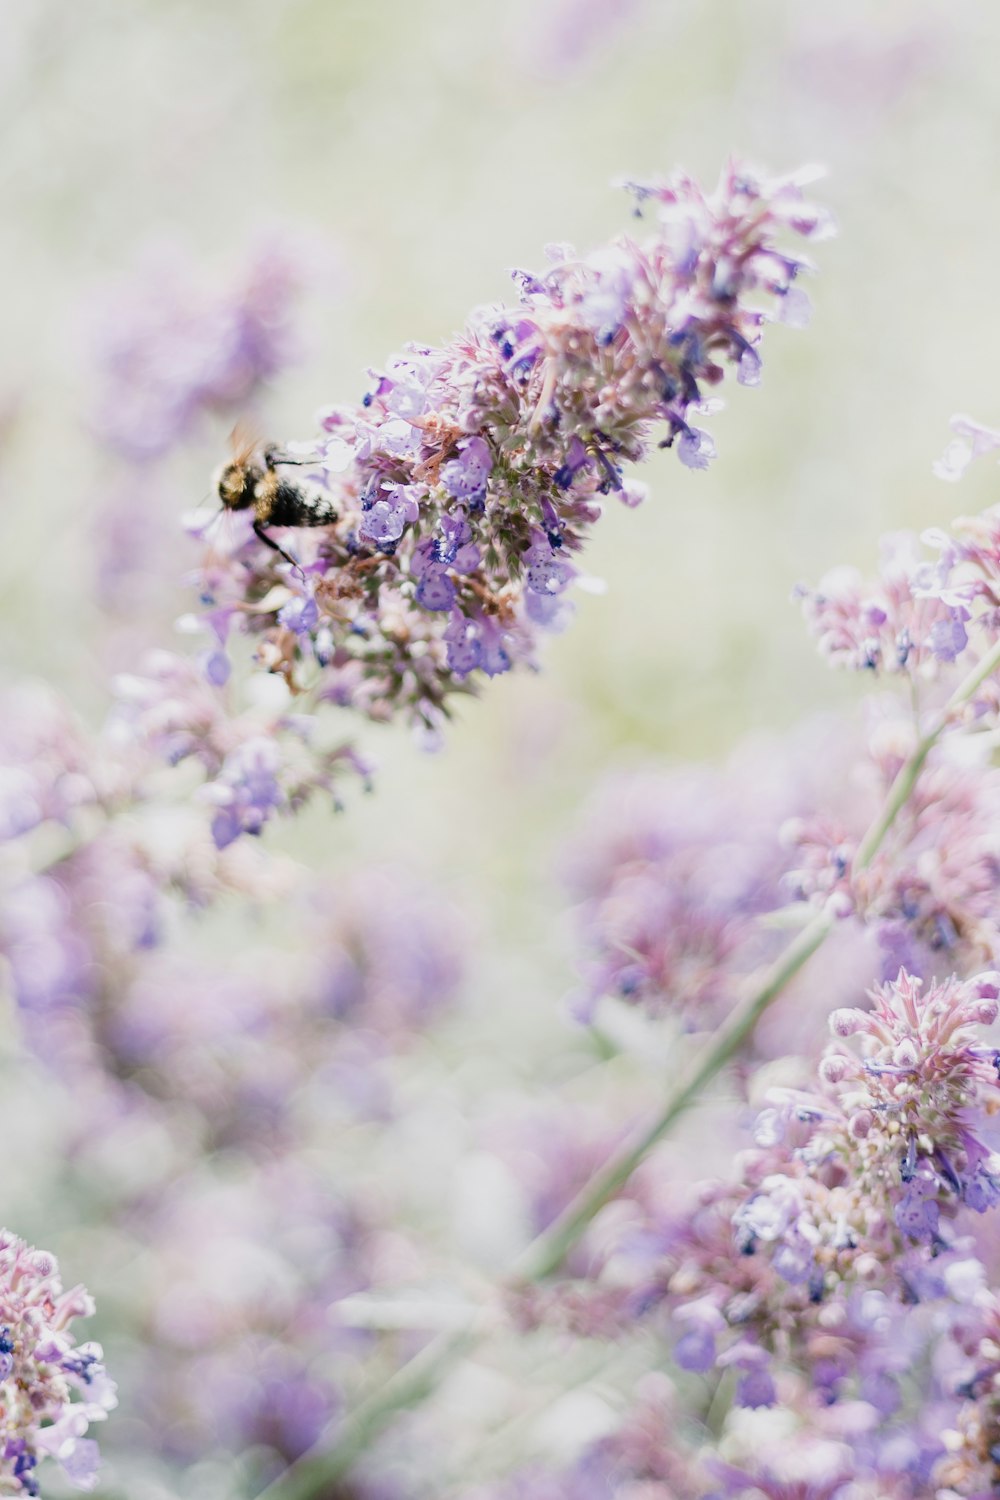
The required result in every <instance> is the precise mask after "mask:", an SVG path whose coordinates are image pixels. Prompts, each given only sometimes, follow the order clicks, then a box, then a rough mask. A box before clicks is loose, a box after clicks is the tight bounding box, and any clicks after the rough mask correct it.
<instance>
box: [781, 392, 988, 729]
mask: <svg viewBox="0 0 1000 1500" xmlns="http://www.w3.org/2000/svg"><path fill="white" fill-rule="evenodd" d="M952 425H953V427H955V430H956V431H957V432H958V433H959V434H960V436H959V438H957V439H956V440H955V442H954V443H953V444H952V445H951V448H950V449H949V450H948V453H947V454H946V455H945V458H944V459H943V460H942V461H941V462H940V463H939V464H938V465H936V468H935V472H936V473H937V474H939V475H940V476H941V477H942V478H948V479H958V478H959V477H960V476H961V474H962V472H963V471H964V469H965V468H966V467H967V466H968V464H969V463H971V461H972V459H973V458H975V457H977V456H979V455H980V454H982V453H985V452H988V451H990V450H991V449H993V448H995V447H997V446H1000V434H997V433H995V432H992V431H991V430H990V429H989V428H985V427H981V426H980V425H979V424H978V423H974V422H972V421H971V419H969V418H966V417H961V418H955V420H954V422H953V424H952ZM921 544H923V545H921ZM935 554H936V555H935ZM796 596H797V597H798V598H799V599H800V600H801V601H802V607H803V611H804V614H805V618H806V622H807V624H808V626H809V629H810V631H811V633H812V634H813V635H814V636H815V638H816V640H817V642H818V644H819V648H820V650H821V651H822V652H823V654H824V655H825V656H826V657H827V658H828V659H829V661H830V662H831V664H832V665H834V666H841V667H848V668H853V669H855V670H858V671H870V672H872V673H876V674H903V675H905V676H906V677H908V678H909V680H910V682H911V684H912V690H913V691H914V694H915V695H916V694H917V693H918V692H919V690H920V688H921V685H922V684H927V683H931V682H936V681H939V682H941V683H943V684H944V685H945V686H946V687H947V686H950V685H953V684H954V683H955V681H956V680H957V679H958V678H959V677H960V676H961V675H963V674H964V673H966V672H968V671H969V670H970V669H971V668H972V667H974V666H975V665H976V663H977V661H979V660H980V659H981V658H982V657H983V656H984V655H985V653H986V652H987V651H989V650H990V649H992V648H993V647H994V646H995V645H996V643H997V640H998V639H1000V507H993V508H992V509H990V510H986V511H984V512H983V513H982V514H980V515H978V516H973V517H962V518H959V519H958V520H956V521H955V522H954V523H953V524H952V526H951V528H950V530H941V529H932V530H930V531H927V532H925V533H924V535H923V537H922V538H921V539H920V540H919V541H918V539H917V538H916V537H914V536H911V535H909V534H902V535H899V536H893V537H889V538H887V539H886V541H885V543H884V544H883V556H882V562H881V567H880V569H879V573H878V575H877V576H876V577H875V578H872V579H866V578H864V577H863V576H862V575H861V574H860V573H859V572H857V571H856V570H855V569H853V568H837V569H835V570H834V571H833V572H831V573H829V574H828V575H827V576H826V578H824V579H823V580H821V582H820V584H819V586H818V588H815V589H809V588H806V587H800V588H799V589H797V590H796ZM998 695H1000V690H998V687H997V682H996V676H995V674H989V675H988V676H987V678H986V681H985V682H984V683H982V684H980V685H979V687H978V688H977V689H976V691H975V693H974V694H973V695H972V697H971V699H970V708H969V713H970V714H971V716H972V718H973V719H974V720H983V719H984V718H986V717H987V716H988V722H991V723H992V722H994V721H995V718H996V714H997V711H998Z"/></svg>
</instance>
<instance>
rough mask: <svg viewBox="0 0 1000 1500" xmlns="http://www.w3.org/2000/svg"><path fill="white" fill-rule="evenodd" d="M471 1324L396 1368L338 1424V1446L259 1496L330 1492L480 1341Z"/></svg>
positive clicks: (306, 1460) (280, 1498)
mask: <svg viewBox="0 0 1000 1500" xmlns="http://www.w3.org/2000/svg"><path fill="white" fill-rule="evenodd" d="M479 1337H480V1335H479V1334H478V1333H476V1332H474V1331H471V1330H465V1331H462V1332H460V1333H446V1334H445V1333H443V1334H439V1335H438V1336H437V1338H435V1339H432V1340H431V1342H430V1343H429V1344H427V1345H425V1347H424V1348H423V1349H421V1351H420V1353H419V1354H417V1355H415V1356H414V1358H413V1359H411V1360H408V1361H407V1363H406V1364H405V1365H403V1367H402V1369H400V1370H397V1371H396V1373H395V1375H392V1376H391V1377H390V1378H389V1379H388V1380H387V1381H386V1382H385V1384H384V1385H383V1386H382V1388H381V1389H380V1390H379V1391H377V1392H376V1393H375V1394H374V1395H372V1396H369V1397H368V1398H367V1400H365V1401H362V1402H361V1404H360V1405H359V1406H356V1407H355V1408H354V1410H353V1411H352V1412H351V1414H350V1416H349V1417H348V1418H347V1419H346V1420H345V1421H344V1422H343V1423H342V1425H341V1426H340V1428H339V1429H338V1434H337V1442H336V1446H335V1447H333V1448H330V1449H328V1450H327V1451H326V1452H320V1453H317V1452H313V1453H310V1454H306V1455H305V1457H303V1458H300V1459H299V1460H298V1462H297V1463H295V1464H293V1465H292V1467H291V1468H290V1469H286V1470H285V1472H284V1473H283V1474H279V1475H278V1478H277V1479H276V1480H274V1482H273V1483H272V1484H269V1485H268V1487H267V1489H266V1490H263V1491H262V1492H261V1494H260V1496H259V1497H258V1500H314V1497H316V1496H319V1495H325V1494H327V1493H330V1494H332V1493H333V1491H334V1488H335V1486H336V1484H337V1481H338V1480H340V1479H343V1478H344V1476H345V1475H346V1474H347V1473H348V1472H349V1471H350V1470H351V1469H352V1468H353V1467H354V1465H355V1464H356V1463H357V1461H358V1459H360V1458H362V1457H363V1456H364V1454H365V1453H366V1452H367V1451H368V1449H369V1447H370V1446H371V1444H372V1443H373V1442H374V1440H375V1438H377V1437H378V1435H379V1433H380V1432H381V1431H382V1430H383V1428H384V1427H385V1426H386V1425H387V1423H388V1422H389V1421H390V1419H391V1418H392V1417H393V1416H395V1414H396V1412H398V1411H403V1410H405V1409H406V1408H407V1407H410V1406H416V1405H418V1404H419V1403H420V1402H421V1401H423V1400H424V1399H425V1398H426V1397H427V1396H429V1395H430V1394H431V1392H432V1391H433V1390H435V1389H436V1387H437V1385H438V1383H439V1381H440V1378H441V1376H442V1375H443V1374H444V1373H445V1371H446V1370H447V1369H448V1368H449V1367H450V1366H451V1365H452V1364H453V1363H454V1362H455V1361H456V1360H458V1359H461V1358H462V1356H463V1355H464V1354H467V1353H469V1351H470V1350H471V1349H472V1348H473V1347H474V1346H475V1344H476V1343H477V1342H478V1340H479Z"/></svg>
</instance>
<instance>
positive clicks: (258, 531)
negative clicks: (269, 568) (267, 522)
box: [253, 521, 304, 576]
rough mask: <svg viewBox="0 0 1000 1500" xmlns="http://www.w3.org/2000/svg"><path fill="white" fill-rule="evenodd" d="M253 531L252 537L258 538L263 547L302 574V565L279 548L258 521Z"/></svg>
mask: <svg viewBox="0 0 1000 1500" xmlns="http://www.w3.org/2000/svg"><path fill="white" fill-rule="evenodd" d="M253 530H254V536H256V537H258V538H259V539H260V541H262V542H263V543H264V545H265V547H270V548H271V549H272V551H274V552H277V553H279V554H280V555H281V556H282V557H283V558H284V559H285V562H287V563H291V565H292V567H293V568H294V569H295V571H296V572H297V573H301V572H302V564H301V563H300V562H299V561H298V560H297V559H296V558H294V557H292V556H291V554H290V553H288V552H286V551H285V549H284V547H279V545H278V543H277V542H276V541H275V540H274V537H271V536H268V534H267V532H266V531H265V530H264V527H263V524H262V523H261V522H260V521H254V523H253ZM303 576H304V575H303Z"/></svg>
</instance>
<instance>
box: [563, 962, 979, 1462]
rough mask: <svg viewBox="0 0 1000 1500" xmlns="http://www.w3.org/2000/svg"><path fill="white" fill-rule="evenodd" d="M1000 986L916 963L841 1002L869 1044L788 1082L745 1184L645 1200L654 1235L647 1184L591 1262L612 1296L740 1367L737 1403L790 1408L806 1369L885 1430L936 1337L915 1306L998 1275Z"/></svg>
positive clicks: (776, 1093) (699, 1364) (600, 1289)
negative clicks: (992, 1215)
mask: <svg viewBox="0 0 1000 1500" xmlns="http://www.w3.org/2000/svg"><path fill="white" fill-rule="evenodd" d="M998 989H1000V978H998V976H997V975H995V974H984V975H980V976H979V977H978V978H976V979H973V980H968V981H965V982H961V981H958V980H950V981H948V982H946V983H944V984H942V985H934V986H931V987H929V988H928V990H927V993H926V994H922V993H921V985H920V982H919V981H917V980H913V979H912V978H911V977H910V976H909V975H907V974H905V973H901V974H900V975H899V977H898V979H897V981H896V982H895V984H892V985H887V986H884V987H882V988H881V989H878V990H876V991H874V992H873V994H872V997H871V999H872V1009H870V1010H861V1009H854V1010H852V1009H842V1010H838V1011H835V1012H834V1014H833V1017H832V1020H831V1027H832V1029H833V1031H834V1033H835V1035H836V1036H837V1037H838V1038H846V1037H848V1036H851V1037H854V1038H856V1039H857V1044H856V1046H855V1047H854V1048H852V1049H850V1050H849V1049H848V1048H846V1047H844V1046H843V1044H842V1043H839V1044H834V1045H832V1046H831V1048H830V1049H829V1050H828V1052H827V1054H826V1055H825V1057H824V1059H823V1062H822V1065H821V1069H820V1081H819V1084H818V1086H817V1087H816V1088H815V1089H813V1090H812V1091H804V1090H798V1089H792V1088H787V1087H782V1088H775V1089H772V1090H771V1091H770V1092H769V1094H768V1096H767V1100H766V1108H765V1109H764V1110H763V1112H762V1113H761V1114H760V1116H759V1118H758V1120H757V1123H756V1127H755V1145H754V1147H753V1148H752V1149H750V1150H748V1151H746V1152H744V1153H743V1154H742V1156H741V1157H740V1159H739V1161H738V1163H737V1173H736V1176H735V1177H734V1179H733V1180H731V1181H729V1182H722V1183H708V1184H703V1185H702V1186H701V1187H700V1188H698V1189H697V1190H696V1192H695V1197H694V1202H693V1206H691V1207H689V1208H687V1209H685V1210H683V1211H682V1212H681V1213H679V1214H678V1213H677V1212H676V1210H675V1209H674V1208H673V1206H672V1204H671V1207H670V1209H669V1212H667V1213H664V1210H663V1209H662V1208H659V1209H658V1208H655V1207H654V1209H653V1211H652V1212H650V1211H649V1209H648V1208H642V1209H641V1212H640V1222H643V1221H644V1223H645V1227H644V1228H643V1229H642V1231H641V1233H637V1231H636V1226H635V1222H634V1212H635V1209H636V1206H637V1205H642V1204H643V1203H644V1202H645V1203H646V1204H648V1203H650V1202H652V1203H654V1204H655V1203H656V1201H657V1195H656V1190H655V1186H654V1185H653V1183H652V1182H649V1181H647V1182H646V1184H645V1186H644V1187H643V1186H641V1185H640V1188H639V1191H638V1193H636V1191H635V1190H634V1189H632V1188H630V1189H629V1190H628V1195H629V1197H630V1198H631V1200H632V1205H633V1208H632V1211H631V1212H630V1213H629V1214H628V1215H624V1216H623V1219H622V1224H623V1226H625V1227H624V1229H623V1231H621V1232H620V1233H619V1235H618V1240H619V1243H618V1246H617V1249H615V1246H614V1244H613V1242H612V1243H610V1247H609V1243H605V1246H604V1254H603V1256H602V1257H598V1258H597V1260H596V1261H595V1262H594V1264H593V1265H592V1267H591V1274H592V1276H595V1277H596V1278H597V1279H596V1281H595V1282H594V1284H593V1285H592V1286H591V1289H590V1296H591V1299H592V1300H593V1301H594V1303H595V1306H597V1307H600V1306H601V1305H602V1304H606V1305H607V1306H608V1307H611V1306H614V1307H615V1308H617V1309H618V1310H619V1314H621V1313H622V1312H624V1313H625V1314H626V1315H627V1314H628V1312H629V1309H631V1316H632V1318H633V1319H636V1318H640V1319H642V1318H646V1317H648V1316H649V1315H650V1314H654V1315H657V1314H658V1312H659V1310H662V1311H664V1312H666V1313H667V1315H668V1318H669V1327H670V1330H671V1336H672V1346H673V1358H674V1360H675V1362H676V1364H677V1365H678V1366H679V1367H680V1368H682V1369H684V1370H688V1371H690V1372H692V1373H697V1374H703V1373H707V1372H710V1371H715V1372H717V1373H720V1374H721V1373H722V1372H725V1371H731V1372H732V1373H733V1377H734V1399H735V1402H736V1404H737V1405H738V1406H742V1407H749V1408H757V1407H767V1406H772V1405H775V1404H782V1405H784V1404H785V1403H786V1399H787V1395H782V1391H783V1390H785V1387H786V1385H787V1382H788V1380H789V1379H790V1378H791V1376H792V1375H794V1374H795V1373H796V1372H798V1373H797V1376H796V1378H800V1379H802V1380H804V1381H805V1382H806V1386H807V1388H808V1390H809V1392H810V1399H811V1400H812V1401H813V1402H818V1404H819V1406H820V1407H821V1408H823V1409H825V1408H827V1407H832V1406H834V1405H842V1404H844V1403H847V1404H848V1405H850V1403H862V1405H863V1408H864V1413H865V1416H864V1423H863V1426H864V1428H865V1430H866V1431H870V1432H875V1431H876V1430H877V1429H879V1428H880V1425H881V1424H883V1423H885V1422H887V1421H888V1420H889V1419H890V1418H892V1417H894V1415H895V1414H896V1413H897V1412H898V1411H899V1410H900V1409H901V1407H902V1404H903V1387H904V1385H905V1381H906V1377H907V1372H908V1371H909V1370H910V1369H911V1368H912V1366H913V1364H914V1361H915V1359H916V1356H917V1353H918V1351H919V1350H920V1349H922V1348H924V1346H925V1345H926V1342H927V1340H928V1339H931V1340H933V1338H934V1337H936V1334H935V1327H936V1325H935V1323H934V1320H933V1317H931V1318H930V1319H926V1318H921V1317H916V1316H914V1313H915V1309H922V1308H923V1306H924V1305H925V1304H928V1305H933V1306H937V1305H942V1303H943V1305H945V1306H947V1307H951V1308H952V1309H955V1308H959V1309H961V1308H963V1307H966V1306H967V1305H969V1304H970V1303H971V1302H973V1301H975V1299H976V1297H977V1296H978V1293H979V1289H980V1288H981V1287H982V1285H983V1276H984V1273H983V1268H982V1266H981V1265H980V1263H979V1261H978V1260H976V1259H974V1258H973V1256H972V1253H971V1249H970V1245H971V1242H970V1240H969V1239H968V1238H967V1237H965V1238H963V1235H964V1234H965V1233H966V1231H968V1230H969V1229H971V1228H973V1227H974V1226H975V1225H976V1224H977V1223H978V1216H979V1215H983V1214H985V1213H986V1212H987V1211H988V1210H990V1209H992V1208H994V1207H996V1206H997V1205H998V1204H1000V1156H998V1155H997V1154H996V1153H995V1152H994V1150H993V1144H992V1142H993V1136H994V1124H993V1118H994V1116H995V1115H996V1113H997V1111H998V1109H1000V1081H998V1069H997V1062H998V1056H1000V1053H998V1050H997V1049H996V1048H995V1047H991V1046H988V1045H986V1044H985V1043H984V1041H983V1040H982V1038H981V1035H980V1033H981V1031H982V1029H983V1028H984V1027H986V1026H989V1025H991V1024H992V1023H993V1021H994V1020H995V1019H996V1017H997V994H998ZM654 1177H655V1174H654ZM663 1201H664V1204H666V1203H668V1202H669V1201H670V1200H669V1198H664V1200H663ZM970 1211H971V1212H970ZM963 1216H964V1217H963ZM629 1226H631V1227H629ZM613 1239H614V1236H612V1241H613ZM609 1253H610V1256H611V1259H610V1260H608V1255H609ZM602 1259H603V1260H605V1261H607V1263H608V1265H609V1266H610V1267H611V1268H612V1270H613V1275H612V1276H611V1278H610V1280H609V1279H608V1277H607V1276H606V1275H604V1273H603V1272H602V1270H601V1267H600V1261H601V1260H602ZM581 1295H582V1293H578V1297H579V1296H581ZM567 1296H568V1293H567V1292H566V1290H565V1289H564V1291H563V1296H562V1301H563V1302H565V1301H566V1300H567ZM550 1300H551V1301H552V1303H553V1306H555V1307H557V1308H558V1306H559V1298H558V1297H553V1298H551V1299H550ZM570 1301H572V1299H570ZM563 1321H565V1320H563ZM576 1323H577V1325H578V1326H579V1327H584V1326H585V1320H584V1318H583V1317H582V1316H578V1317H577V1319H576ZM608 1326H609V1327H611V1325H610V1324H609V1325H608ZM852 1409H853V1408H852Z"/></svg>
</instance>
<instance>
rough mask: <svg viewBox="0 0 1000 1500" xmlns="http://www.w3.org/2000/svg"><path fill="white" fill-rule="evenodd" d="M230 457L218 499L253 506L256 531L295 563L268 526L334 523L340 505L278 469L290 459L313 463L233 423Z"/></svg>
mask: <svg viewBox="0 0 1000 1500" xmlns="http://www.w3.org/2000/svg"><path fill="white" fill-rule="evenodd" d="M230 441H231V443H232V449H233V451H232V457H231V458H230V460H229V462H228V463H227V464H225V465H224V466H223V468H222V469H220V471H219V476H218V479H217V481H216V488H217V490H218V494H219V499H220V500H221V501H222V504H223V506H224V507H225V509H226V510H252V511H253V517H254V519H253V529H254V532H255V534H256V535H257V536H258V537H259V538H260V540H261V541H262V542H264V543H265V544H266V545H267V546H268V547H271V548H272V549H273V550H274V551H275V552H279V553H280V554H281V556H282V557H283V558H284V559H285V560H286V562H290V563H291V564H292V566H293V567H297V566H298V564H297V563H296V561H295V559H294V557H289V555H288V553H287V552H286V551H285V550H284V548H283V547H281V546H279V545H278V543H277V542H276V541H275V540H274V538H273V537H270V536H268V534H267V531H266V530H265V528H266V527H268V526H330V525H332V524H333V522H334V521H336V520H337V511H336V509H335V507H334V506H333V504H332V503H331V501H330V500H328V499H327V498H326V496H325V495H320V494H316V493H313V492H310V491H309V490H306V489H304V488H303V486H302V485H300V484H296V483H295V482H294V481H293V480H291V479H287V478H286V477H285V476H284V475H283V474H281V473H279V470H280V469H283V468H285V467H287V466H290V465H295V464H304V463H312V462H313V460H312V459H304V458H292V457H290V456H289V455H288V454H287V453H282V452H281V450H280V449H279V448H276V447H273V446H272V445H270V444H261V443H260V442H259V440H258V439H257V438H256V437H253V436H250V435H249V434H247V433H245V432H243V431H241V430H240V429H239V428H235V429H234V430H233V433H232V437H231V440H230Z"/></svg>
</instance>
